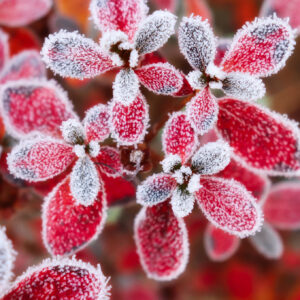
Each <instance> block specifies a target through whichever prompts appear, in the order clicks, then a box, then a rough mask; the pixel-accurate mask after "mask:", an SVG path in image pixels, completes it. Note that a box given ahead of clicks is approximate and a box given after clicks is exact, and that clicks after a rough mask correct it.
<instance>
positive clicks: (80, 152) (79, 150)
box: [73, 145, 86, 158]
mask: <svg viewBox="0 0 300 300" xmlns="http://www.w3.org/2000/svg"><path fill="white" fill-rule="evenodd" d="M73 151H74V153H75V154H76V156H77V157H80V158H83V157H85V156H86V152H85V145H74V147H73Z"/></svg>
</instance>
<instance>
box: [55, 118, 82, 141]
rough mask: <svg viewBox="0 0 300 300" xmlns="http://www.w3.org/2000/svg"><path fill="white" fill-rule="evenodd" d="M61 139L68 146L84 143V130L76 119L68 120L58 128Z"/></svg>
mask: <svg viewBox="0 0 300 300" xmlns="http://www.w3.org/2000/svg"><path fill="white" fill-rule="evenodd" d="M60 130H61V132H62V136H63V139H64V140H65V141H66V142H67V143H69V144H74V145H76V144H81V143H83V142H84V139H85V136H84V130H83V127H82V125H81V124H80V122H79V121H78V120H76V119H68V120H67V121H64V122H62V125H61V127H60Z"/></svg>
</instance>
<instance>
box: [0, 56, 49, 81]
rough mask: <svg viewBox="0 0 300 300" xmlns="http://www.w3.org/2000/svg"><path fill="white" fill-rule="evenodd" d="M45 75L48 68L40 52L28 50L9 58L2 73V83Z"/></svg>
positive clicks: (0, 77) (0, 76)
mask: <svg viewBox="0 0 300 300" xmlns="http://www.w3.org/2000/svg"><path fill="white" fill-rule="evenodd" d="M43 77H46V68H45V65H44V63H43V61H42V58H41V56H40V54H39V53H38V52H37V51H35V50H27V51H22V52H20V53H19V54H17V55H15V56H13V57H12V58H11V59H10V60H9V62H8V63H7V64H6V66H5V68H4V69H3V71H2V72H1V74H0V83H1V84H3V83H5V82H8V81H15V80H20V79H30V78H43Z"/></svg>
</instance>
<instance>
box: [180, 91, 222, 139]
mask: <svg viewBox="0 0 300 300" xmlns="http://www.w3.org/2000/svg"><path fill="white" fill-rule="evenodd" d="M218 111H219V110H218V104H217V101H216V98H215V97H214V96H213V95H212V94H211V92H210V90H209V88H205V89H203V90H202V91H201V92H198V93H197V94H196V95H195V96H194V97H193V98H192V99H191V101H190V102H189V103H188V104H187V108H186V114H187V117H188V118H189V120H190V121H191V122H192V124H193V125H194V127H195V129H196V132H197V133H198V134H200V135H203V134H204V133H206V132H208V131H209V130H210V129H211V128H212V127H213V126H214V124H215V122H216V121H217V117H218Z"/></svg>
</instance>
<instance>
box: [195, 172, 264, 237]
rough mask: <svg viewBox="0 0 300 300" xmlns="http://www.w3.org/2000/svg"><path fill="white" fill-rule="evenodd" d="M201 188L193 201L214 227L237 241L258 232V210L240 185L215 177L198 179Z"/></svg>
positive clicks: (260, 217)
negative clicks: (236, 237)
mask: <svg viewBox="0 0 300 300" xmlns="http://www.w3.org/2000/svg"><path fill="white" fill-rule="evenodd" d="M201 185H202V187H201V189H200V190H199V191H198V192H196V193H195V198H196V200H197V202H198V204H199V206H200V208H201V210H202V211H203V213H204V214H205V216H206V217H207V219H208V220H209V221H210V222H211V223H212V224H213V225H214V226H215V227H217V228H220V229H222V230H224V231H226V232H228V233H230V234H234V235H236V236H238V237H240V238H244V237H247V236H249V235H253V234H255V232H257V231H259V230H260V227H261V225H262V222H263V215H262V212H261V209H260V207H259V206H258V205H257V204H256V201H255V199H254V198H253V197H252V196H251V194H250V192H248V191H247V190H246V189H245V187H243V186H242V185H241V184H240V183H238V182H237V181H234V180H227V179H221V178H216V177H207V178H204V177H201Z"/></svg>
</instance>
